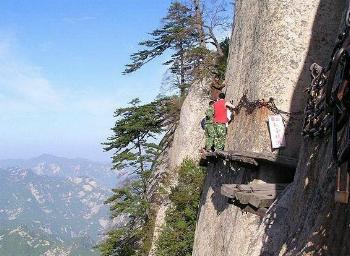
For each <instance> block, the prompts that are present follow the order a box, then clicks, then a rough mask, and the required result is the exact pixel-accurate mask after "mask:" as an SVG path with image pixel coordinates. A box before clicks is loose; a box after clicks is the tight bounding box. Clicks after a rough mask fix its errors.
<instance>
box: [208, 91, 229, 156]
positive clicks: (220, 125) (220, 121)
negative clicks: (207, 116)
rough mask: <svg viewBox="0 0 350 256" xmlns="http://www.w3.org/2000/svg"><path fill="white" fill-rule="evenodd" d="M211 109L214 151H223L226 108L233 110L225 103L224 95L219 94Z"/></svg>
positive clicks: (225, 131) (226, 119)
mask: <svg viewBox="0 0 350 256" xmlns="http://www.w3.org/2000/svg"><path fill="white" fill-rule="evenodd" d="M213 108H214V129H215V139H214V148H215V150H223V149H224V147H225V140H226V133H227V128H226V124H227V123H228V122H229V119H228V117H227V108H232V109H234V106H233V105H232V104H231V103H229V102H226V101H225V93H220V94H219V99H218V100H217V101H216V102H215V103H214V104H213Z"/></svg>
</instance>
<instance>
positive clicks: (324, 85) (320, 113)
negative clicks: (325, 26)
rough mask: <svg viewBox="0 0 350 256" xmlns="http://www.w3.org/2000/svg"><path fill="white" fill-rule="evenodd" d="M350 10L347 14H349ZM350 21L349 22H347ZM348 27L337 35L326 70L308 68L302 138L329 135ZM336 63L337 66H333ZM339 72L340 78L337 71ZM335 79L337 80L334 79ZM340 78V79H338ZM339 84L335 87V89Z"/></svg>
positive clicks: (314, 66)
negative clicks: (335, 82) (309, 74)
mask: <svg viewBox="0 0 350 256" xmlns="http://www.w3.org/2000/svg"><path fill="white" fill-rule="evenodd" d="M349 10H350V9H348V12H347V18H346V19H347V20H348V18H349V17H348V13H349V14H350V11H349ZM349 21H350V20H349ZM349 39H350V37H349V27H347V28H345V29H344V31H343V32H342V33H341V34H339V36H338V41H337V43H336V45H335V47H334V49H333V52H332V56H331V60H330V62H329V64H328V66H327V67H326V68H323V67H321V66H320V65H318V64H317V63H313V64H312V65H311V66H310V72H311V83H310V85H309V86H308V88H307V89H306V90H305V92H307V94H308V99H307V103H306V107H305V110H304V124H303V130H302V135H303V136H304V137H311V138H314V137H318V138H322V137H325V136H327V135H329V134H330V132H331V130H332V122H333V117H334V115H333V109H334V107H335V106H334V88H333V83H334V80H340V81H341V82H343V76H344V69H345V64H344V58H343V53H344V50H343V48H344V45H346V44H348V42H349ZM335 62H336V64H337V65H334V64H335ZM339 70H340V71H341V72H340V73H341V75H340V76H341V77H336V76H337V75H338V76H339V73H338V71H339ZM336 78H337V79H336ZM339 78H340V79H339ZM338 87H339V84H338V85H337V88H338Z"/></svg>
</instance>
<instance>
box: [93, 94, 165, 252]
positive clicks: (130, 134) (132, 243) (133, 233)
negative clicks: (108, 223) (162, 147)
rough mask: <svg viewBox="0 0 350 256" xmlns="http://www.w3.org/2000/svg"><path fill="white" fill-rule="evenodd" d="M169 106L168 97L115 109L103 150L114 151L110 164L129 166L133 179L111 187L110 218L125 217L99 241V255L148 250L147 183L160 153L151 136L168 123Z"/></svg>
mask: <svg viewBox="0 0 350 256" xmlns="http://www.w3.org/2000/svg"><path fill="white" fill-rule="evenodd" d="M168 108H169V107H168V99H158V100H156V101H154V102H151V103H149V104H144V105H140V101H139V100H138V99H134V100H132V101H131V102H130V106H129V107H126V108H119V109H117V110H116V111H115V117H116V118H117V121H116V123H115V126H114V127H113V128H112V131H113V133H114V134H113V136H111V137H110V138H108V142H106V143H104V145H105V146H106V147H105V150H107V151H110V150H113V151H114V155H113V167H114V168H115V169H118V170H120V169H123V168H128V170H130V174H131V175H132V179H131V180H130V182H129V183H128V184H126V185H125V186H123V187H121V188H116V189H113V195H112V196H111V197H110V198H109V199H108V200H107V201H106V204H108V205H110V211H111V217H112V218H115V217H118V216H121V215H122V216H126V217H127V218H128V221H127V223H126V224H125V225H124V226H122V227H118V228H116V229H114V230H112V231H110V232H109V233H108V234H107V238H106V239H105V240H104V241H103V242H102V243H101V244H100V245H98V248H99V250H100V252H101V255H102V256H105V255H106V256H107V255H116V256H118V255H120V256H122V255H123V256H127V255H145V254H147V251H148V250H149V247H150V242H149V240H150V234H151V233H152V231H153V213H152V211H151V209H150V202H149V198H148V197H147V185H148V184H149V181H150V177H151V170H152V165H154V162H155V159H156V158H157V156H158V154H159V147H158V145H156V144H155V143H152V140H155V139H156V136H157V134H160V133H161V132H163V131H164V129H165V127H166V126H167V123H166V120H167V113H168Z"/></svg>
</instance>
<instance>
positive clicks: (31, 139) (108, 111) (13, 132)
mask: <svg viewBox="0 0 350 256" xmlns="http://www.w3.org/2000/svg"><path fill="white" fill-rule="evenodd" d="M169 2H170V0H147V1H146V0H103V1H102V0H74V1H72V0H45V1H42V0H30V1H29V0H21V1H20V0H2V1H0V17H1V19H0V122H1V126H0V145H1V146H0V159H3V158H29V157H32V156H36V155H39V154H42V153H50V154H55V155H59V156H67V157H85V158H89V159H92V160H99V161H101V160H102V161H108V157H109V155H108V154H107V153H104V152H103V151H102V146H101V145H100V143H101V142H103V141H105V140H106V138H107V136H108V135H110V134H111V133H110V130H109V129H110V128H111V127H112V126H113V124H114V120H113V112H114V110H115V108H117V107H120V106H123V105H125V104H126V103H127V102H129V101H130V100H131V99H132V98H134V97H136V96H139V97H140V98H141V100H143V101H150V100H152V99H153V98H154V97H155V96H156V95H157V94H159V92H160V89H159V88H160V84H161V79H162V76H163V74H164V72H165V70H166V68H165V67H164V66H162V65H160V63H161V62H162V59H160V60H157V61H153V62H152V63H150V64H149V65H147V66H145V67H144V68H143V69H141V70H140V71H139V72H137V73H135V74H131V75H127V76H123V75H121V71H122V70H123V67H124V65H125V64H127V63H128V61H129V55H130V54H131V53H133V52H135V51H136V50H137V49H138V47H137V43H138V42H139V41H141V40H143V39H146V38H147V32H150V31H152V30H153V29H154V28H156V27H157V26H158V25H159V24H160V19H161V17H162V16H164V14H165V13H166V9H167V7H168V5H169Z"/></svg>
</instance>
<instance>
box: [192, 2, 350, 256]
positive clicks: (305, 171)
mask: <svg viewBox="0 0 350 256" xmlns="http://www.w3.org/2000/svg"><path fill="white" fill-rule="evenodd" d="M345 6H346V1H345V0H343V1H331V0H309V1H299V0H298V1H286V0H274V1H265V0H264V1H252V0H244V1H243V0H239V1H236V10H235V11H236V15H235V17H236V20H235V26H234V30H233V34H232V39H231V40H232V41H231V46H230V56H229V64H228V71H227V74H226V83H227V85H228V88H227V96H228V99H232V100H233V102H234V104H237V103H238V102H239V100H240V99H241V97H242V96H243V95H244V94H246V95H247V97H248V99H249V100H251V101H253V100H257V99H265V100H268V99H269V98H270V97H273V98H274V101H275V103H276V106H277V107H278V108H279V109H281V110H283V111H286V112H292V115H291V118H287V117H286V143H287V147H286V148H285V149H283V150H279V151H272V150H271V145H270V139H269V131H268V128H267V124H266V121H267V116H268V115H270V114H273V112H271V111H270V110H268V109H267V108H260V109H256V110H254V111H253V112H252V113H250V114H246V113H245V112H244V111H241V112H240V113H239V114H238V115H237V116H236V117H235V119H234V121H233V123H232V124H231V125H230V126H229V131H228V138H227V142H226V150H235V151H238V152H246V151H249V152H253V153H256V154H261V156H268V158H269V159H271V158H272V159H275V160H276V161H278V160H279V158H283V157H290V158H295V159H298V157H299V156H300V159H299V163H298V167H297V169H296V174H295V177H294V182H293V183H291V184H290V185H289V186H288V188H287V189H286V191H285V193H284V194H283V195H282V196H281V197H280V198H279V199H278V200H277V201H276V202H275V204H274V205H273V206H272V207H271V208H270V209H269V211H268V214H267V216H266V217H264V218H263V219H260V218H259V217H257V216H256V215H252V214H250V213H246V214H243V213H242V212H241V210H240V209H239V208H238V207H236V206H234V205H230V204H228V203H227V198H225V197H223V196H221V194H220V186H221V184H223V183H247V182H250V181H252V180H253V178H254V174H253V172H254V171H253V170H250V169H248V168H246V167H243V166H241V165H239V164H237V163H232V162H225V161H218V162H212V163H210V165H209V167H208V175H207V178H206V183H205V186H204V191H203V195H202V202H201V206H200V213H199V219H198V223H197V229H196V237H195V244H194V251H193V255H195V256H212V255H215V256H230V255H350V243H349V235H350V226H349V217H350V209H349V206H344V205H338V204H335V203H334V200H333V196H334V195H333V192H334V183H335V172H334V169H333V168H331V164H330V163H331V159H330V155H331V154H330V152H331V151H330V150H331V149H330V146H329V145H328V142H327V140H325V141H311V140H303V139H302V138H301V136H300V131H301V117H302V116H301V115H300V114H298V112H299V111H302V110H303V107H304V102H305V97H304V95H303V90H304V89H305V87H306V85H307V84H308V83H309V82H310V78H309V66H310V64H312V63H313V62H318V63H319V64H321V65H323V66H325V65H327V63H328V61H329V57H330V55H331V52H332V50H333V46H334V42H335V39H336V37H337V34H338V32H339V26H340V23H341V18H342V13H343V11H344V10H345ZM265 169H266V170H265V173H267V172H269V171H271V172H274V173H277V174H280V176H279V177H277V180H276V177H273V179H274V181H280V180H283V173H284V171H285V170H284V169H283V168H281V167H278V166H277V165H274V164H273V162H272V163H271V164H270V165H269V166H268V167H266V168H265ZM252 174H253V175H252ZM277 176H278V175H277ZM252 177H253V178H252ZM259 179H260V180H262V181H266V182H269V181H270V179H271V176H269V175H260V176H259Z"/></svg>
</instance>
